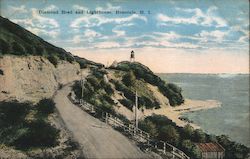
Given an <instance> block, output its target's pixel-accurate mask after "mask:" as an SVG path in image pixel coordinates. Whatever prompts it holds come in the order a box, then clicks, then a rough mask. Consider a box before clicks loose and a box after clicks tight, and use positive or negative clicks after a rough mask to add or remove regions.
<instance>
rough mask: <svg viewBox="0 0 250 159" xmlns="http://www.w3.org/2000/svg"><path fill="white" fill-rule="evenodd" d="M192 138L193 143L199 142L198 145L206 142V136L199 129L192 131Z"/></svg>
mask: <svg viewBox="0 0 250 159" xmlns="http://www.w3.org/2000/svg"><path fill="white" fill-rule="evenodd" d="M192 138H193V141H194V142H199V143H204V142H206V134H205V133H204V132H203V131H202V130H201V129H196V130H194V133H193V136H192Z"/></svg>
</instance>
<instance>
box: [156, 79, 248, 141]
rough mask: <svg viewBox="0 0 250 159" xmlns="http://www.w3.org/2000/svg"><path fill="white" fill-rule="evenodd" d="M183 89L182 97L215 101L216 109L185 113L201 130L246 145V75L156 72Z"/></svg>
mask: <svg viewBox="0 0 250 159" xmlns="http://www.w3.org/2000/svg"><path fill="white" fill-rule="evenodd" d="M159 76H160V77H161V78H162V79H164V80H166V81H167V82H171V83H175V84H177V85H178V86H180V87H181V88H182V89H183V95H184V98H190V99H199V100H210V99H212V100H217V101H220V102H221V103H222V106H221V107H219V108H214V109H208V110H201V111H196V112H192V113H191V112H190V113H185V114H184V115H183V116H185V117H187V118H188V119H190V120H191V121H193V122H194V123H195V124H197V125H199V126H200V127H201V128H202V129H203V130H204V131H205V132H207V133H211V134H215V135H221V134H225V135H228V136H229V137H230V138H231V139H232V140H233V141H236V142H239V143H242V144H244V145H246V146H250V124H249V121H250V117H249V110H250V108H249V74H248V75H247V74H244V75H243V74H237V75H236V74H235V75H234V74H159Z"/></svg>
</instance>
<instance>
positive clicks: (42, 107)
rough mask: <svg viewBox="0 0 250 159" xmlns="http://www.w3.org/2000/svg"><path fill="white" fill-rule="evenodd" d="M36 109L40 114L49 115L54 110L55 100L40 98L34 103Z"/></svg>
mask: <svg viewBox="0 0 250 159" xmlns="http://www.w3.org/2000/svg"><path fill="white" fill-rule="evenodd" d="M36 107H37V110H38V112H39V113H40V114H42V115H46V116H47V115H49V114H51V113H54V111H55V102H54V101H53V100H52V99H42V100H40V101H39V103H37V105H36Z"/></svg>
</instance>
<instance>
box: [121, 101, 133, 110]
mask: <svg viewBox="0 0 250 159" xmlns="http://www.w3.org/2000/svg"><path fill="white" fill-rule="evenodd" d="M119 102H120V103H121V104H122V105H124V106H125V107H127V108H128V109H130V110H133V105H134V104H133V102H132V101H131V100H129V99H119Z"/></svg>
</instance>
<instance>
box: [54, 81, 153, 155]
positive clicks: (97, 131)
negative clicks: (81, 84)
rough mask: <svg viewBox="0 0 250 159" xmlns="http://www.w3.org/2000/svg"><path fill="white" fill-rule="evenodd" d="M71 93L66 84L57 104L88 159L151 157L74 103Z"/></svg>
mask: <svg viewBox="0 0 250 159" xmlns="http://www.w3.org/2000/svg"><path fill="white" fill-rule="evenodd" d="M70 91H71V87H70V85H66V86H65V87H63V88H62V89H60V90H58V92H57V94H56V95H55V97H54V101H55V103H56V108H57V109H58V111H59V113H60V115H61V118H62V119H63V121H64V123H65V125H66V127H67V128H68V129H69V130H70V131H71V132H72V134H73V137H74V138H75V139H76V141H78V143H79V144H80V145H81V147H82V151H83V154H84V156H85V157H86V158H136V159H137V158H143V159H145V158H150V155H148V154H145V153H143V152H142V151H141V150H140V149H139V148H138V147H137V146H136V145H135V144H134V143H132V142H131V141H130V140H129V139H128V138H126V137H125V136H123V135H122V134H120V133H119V132H117V131H115V130H114V129H112V128H111V127H110V126H107V125H106V124H105V123H103V122H101V121H99V120H98V119H96V118H94V117H92V116H91V115H89V114H88V113H86V112H84V111H82V110H81V109H80V108H78V107H77V106H76V105H74V104H72V103H71V102H70V100H69V99H68V98H67V95H68V94H69V92H70Z"/></svg>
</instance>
